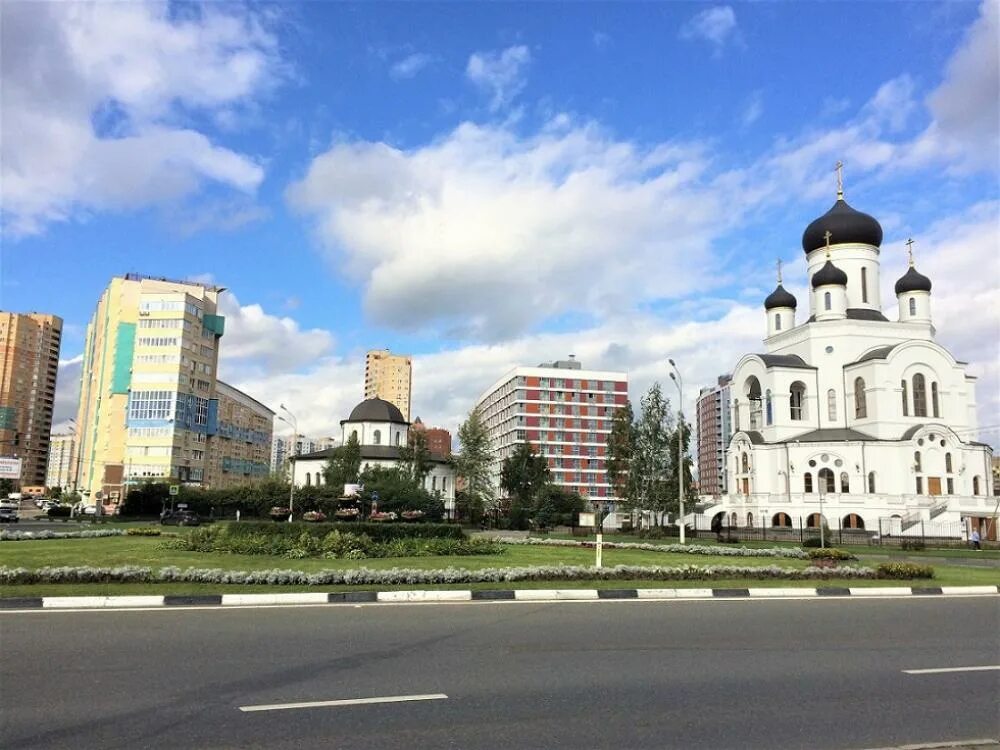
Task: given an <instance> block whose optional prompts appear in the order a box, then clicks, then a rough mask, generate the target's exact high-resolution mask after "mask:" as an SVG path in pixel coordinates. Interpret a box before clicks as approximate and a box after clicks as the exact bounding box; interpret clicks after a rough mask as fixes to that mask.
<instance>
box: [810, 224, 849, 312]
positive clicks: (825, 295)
mask: <svg viewBox="0 0 1000 750" xmlns="http://www.w3.org/2000/svg"><path fill="white" fill-rule="evenodd" d="M832 236H833V234H832V233H831V232H829V231H827V232H826V234H825V235H824V239H826V263H824V264H823V267H822V268H821V269H819V270H818V271H817V272H816V273H814V274H813V277H812V282H811V284H812V295H813V310H814V311H815V313H816V320H836V319H840V318H845V317H847V274H846V273H844V272H843V271H841V270H840V269H839V268H837V267H836V266H835V265H833V261H832V260H830V238H831V237H832Z"/></svg>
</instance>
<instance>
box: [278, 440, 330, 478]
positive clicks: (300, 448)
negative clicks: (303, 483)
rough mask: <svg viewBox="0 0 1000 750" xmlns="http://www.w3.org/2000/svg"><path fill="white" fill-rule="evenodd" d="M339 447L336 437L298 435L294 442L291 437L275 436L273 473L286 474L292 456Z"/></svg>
mask: <svg viewBox="0 0 1000 750" xmlns="http://www.w3.org/2000/svg"><path fill="white" fill-rule="evenodd" d="M338 445H340V440H338V439H337V438H335V437H318V438H311V437H306V436H305V435H296V436H295V440H294V442H293V440H292V438H291V437H290V436H289V437H282V436H280V435H275V436H274V437H273V439H272V440H271V472H272V473H276V474H277V473H283V472H285V471H286V470H287V466H286V462H287V461H288V459H289V458H290V457H291V456H304V455H305V454H307V453H316V452H318V451H325V450H327V449H329V448H336V447H337V446H338Z"/></svg>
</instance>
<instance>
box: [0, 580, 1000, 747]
mask: <svg viewBox="0 0 1000 750" xmlns="http://www.w3.org/2000/svg"><path fill="white" fill-rule="evenodd" d="M998 634H1000V598H998V597H990V598H966V599H955V598H927V599H906V600H860V601H859V600H839V599H838V600H817V601H746V600H741V601H706V602H666V603H661V602H599V603H573V604H570V603H560V604H534V603H530V604H522V603H503V604H493V603H473V604H458V605H403V606H386V605H378V606H364V607H351V606H346V607H345V606H336V607H326V606H324V607H298V608H266V609H261V608H258V609H226V610H222V609H212V610H158V611H145V612H141V611H106V612H93V611H90V612H51V611H49V612H45V611H41V612H33V613H12V612H0V705H2V707H3V708H2V726H0V747H3V748H5V750H16V749H18V748H61V747H71V748H74V749H77V750H78V749H79V748H143V747H157V748H161V747H162V748H258V747H259V748H338V749H339V748H380V749H386V750H392V749H396V748H400V749H402V748H406V749H407V750H409V749H411V748H461V749H462V750H466V749H469V750H472V749H476V748H498V747H508V748H574V749H576V750H579V749H581V748H616V749H617V748H627V749H633V748H636V749H637V748H767V749H769V750H778V749H780V748H816V749H819V750H822V749H823V748H841V749H842V748H866V747H878V746H887V745H896V744H903V743H915V742H930V741H938V740H959V739H971V738H986V737H997V736H998V735H1000V718H998V716H1000V714H998V698H1000V672H998V671H979V672H950V673H935V674H921V675H909V674H904V673H903V672H902V670H906V669H926V668H940V667H967V666H983V665H996V664H1000V636H998ZM426 694H444V695H447V696H448V697H447V699H441V700H427V701H420V702H408V703H389V704H375V705H352V706H332V707H319V708H297V709H290V710H273V711H272V710H268V711H259V712H252V713H247V712H243V711H241V710H239V709H240V707H241V706H259V705H266V704H284V703H290V702H308V701H329V700H343V699H353V698H371V697H382V696H400V695H426Z"/></svg>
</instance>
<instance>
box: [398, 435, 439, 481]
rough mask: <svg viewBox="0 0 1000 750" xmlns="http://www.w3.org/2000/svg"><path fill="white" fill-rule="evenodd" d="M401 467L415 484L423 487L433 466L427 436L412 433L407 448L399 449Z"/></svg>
mask: <svg viewBox="0 0 1000 750" xmlns="http://www.w3.org/2000/svg"><path fill="white" fill-rule="evenodd" d="M399 466H400V468H401V469H402V470H403V472H404V473H406V474H407V475H408V476H409V477H410V478H411V479H413V481H414V482H416V483H417V484H418V485H423V483H424V479H426V478H427V475H428V474H429V473H430V471H431V467H432V466H433V464H432V463H431V452H430V450H429V449H428V448H427V436H426V435H425V434H424V433H423V432H421V431H419V430H414V431H412V432H410V438H409V440H408V441H407V444H406V446H405V447H403V448H400V449H399Z"/></svg>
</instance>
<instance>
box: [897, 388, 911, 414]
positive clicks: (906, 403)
mask: <svg viewBox="0 0 1000 750" xmlns="http://www.w3.org/2000/svg"><path fill="white" fill-rule="evenodd" d="M899 384H900V386H902V388H903V416H904V417H908V416H910V399H909V396H908V395H907V392H906V381H905V380H900V381H899Z"/></svg>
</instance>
